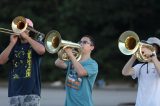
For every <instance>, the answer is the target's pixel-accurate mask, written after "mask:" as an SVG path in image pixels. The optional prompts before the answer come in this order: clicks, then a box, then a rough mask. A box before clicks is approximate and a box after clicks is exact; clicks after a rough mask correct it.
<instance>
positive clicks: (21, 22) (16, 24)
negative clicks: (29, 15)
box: [0, 16, 45, 40]
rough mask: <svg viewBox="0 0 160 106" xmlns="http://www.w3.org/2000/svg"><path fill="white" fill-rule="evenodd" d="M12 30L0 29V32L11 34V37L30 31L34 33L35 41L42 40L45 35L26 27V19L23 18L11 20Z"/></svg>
mask: <svg viewBox="0 0 160 106" xmlns="http://www.w3.org/2000/svg"><path fill="white" fill-rule="evenodd" d="M11 27H12V30H10V29H6V28H0V32H3V33H7V34H11V35H20V33H22V32H24V31H25V30H29V31H32V32H34V33H36V35H37V36H39V37H37V36H36V39H38V40H42V39H43V38H44V36H45V34H43V33H41V32H39V31H37V30H35V29H34V28H32V27H30V26H28V24H27V22H26V18H24V17H23V16H17V17H15V18H14V19H13V21H12V24H11Z"/></svg>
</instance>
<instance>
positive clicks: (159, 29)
mask: <svg viewBox="0 0 160 106" xmlns="http://www.w3.org/2000/svg"><path fill="white" fill-rule="evenodd" d="M16 16H24V17H27V18H30V19H31V20H32V21H33V22H34V28H35V29H36V30H38V31H40V32H42V33H45V34H47V33H48V32H49V31H50V30H53V29H54V30H57V31H59V32H60V33H61V36H62V39H64V40H69V41H73V42H78V41H79V39H80V38H81V37H82V36H83V35H84V34H89V35H92V36H93V37H94V38H95V41H96V50H95V51H94V53H93V54H92V56H93V58H94V59H95V60H97V62H98V64H99V75H98V78H97V79H104V80H105V81H107V80H108V81H118V80H119V81H124V80H126V78H125V79H124V77H123V76H122V75H121V70H122V68H123V66H124V64H125V63H126V61H127V60H128V59H129V57H130V56H126V55H123V54H122V53H121V52H120V51H119V49H118V38H119V36H120V34H121V33H122V32H124V31H126V30H133V31H135V32H136V33H137V34H138V35H139V38H140V39H141V40H142V39H147V38H148V37H150V36H156V37H158V38H159V36H160V21H159V19H160V0H1V2H0V27H4V28H8V29H11V22H12V20H13V19H14V18H15V17H16ZM9 37H10V36H9V35H8V34H4V33H0V48H1V50H3V49H5V48H6V46H7V45H8V43H9ZM56 58H57V54H49V53H46V54H45V55H44V57H43V60H42V65H41V68H42V80H43V81H56V80H62V81H63V80H64V77H65V74H64V72H63V71H61V70H60V69H58V68H56V67H55V66H54V61H55V59H56ZM8 66H9V64H5V65H3V66H2V67H0V71H1V74H0V79H2V80H3V79H7V72H8V71H7V70H8V68H9V67H8Z"/></svg>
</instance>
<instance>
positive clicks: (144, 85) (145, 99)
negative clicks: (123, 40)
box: [122, 37, 160, 106]
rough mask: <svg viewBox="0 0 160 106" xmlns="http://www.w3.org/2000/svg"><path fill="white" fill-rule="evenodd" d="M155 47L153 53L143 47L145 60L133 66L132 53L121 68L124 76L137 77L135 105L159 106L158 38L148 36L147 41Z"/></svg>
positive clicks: (159, 63) (159, 46)
mask: <svg viewBox="0 0 160 106" xmlns="http://www.w3.org/2000/svg"><path fill="white" fill-rule="evenodd" d="M145 42H146V43H148V44H151V45H152V46H153V47H154V48H155V51H156V52H155V53H153V52H152V51H151V50H150V49H148V48H145V47H144V48H143V49H142V51H143V55H144V56H146V57H148V61H147V62H142V63H138V64H136V65H134V66H133V64H134V62H135V60H136V59H137V58H136V56H135V55H134V54H133V55H132V57H131V58H130V59H129V61H128V62H127V63H126V64H125V66H124V68H123V69H122V74H123V75H124V76H132V78H133V79H136V78H138V92H137V99H136V106H160V99H159V98H160V61H159V60H158V53H159V52H160V40H159V39H158V38H156V37H150V38H148V40H147V41H145Z"/></svg>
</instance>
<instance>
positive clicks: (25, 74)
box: [0, 19, 45, 106]
mask: <svg viewBox="0 0 160 106" xmlns="http://www.w3.org/2000/svg"><path fill="white" fill-rule="evenodd" d="M26 22H27V24H28V26H31V27H33V23H32V21H31V20H30V19H26ZM44 53H45V47H44V46H43V43H42V42H41V41H36V40H34V39H32V38H31V37H30V36H29V30H27V29H26V30H25V31H24V32H22V33H20V35H11V37H10V43H9V45H8V46H7V48H6V49H5V50H4V51H3V52H2V53H1V54H0V64H5V63H6V62H7V61H9V62H11V70H10V71H9V84H8V85H9V87H8V96H9V98H10V106H40V92H41V81H40V58H41V56H42V55H43V54H44Z"/></svg>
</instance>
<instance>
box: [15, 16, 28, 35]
mask: <svg viewBox="0 0 160 106" xmlns="http://www.w3.org/2000/svg"><path fill="white" fill-rule="evenodd" d="M27 26H28V25H27V22H26V19H25V18H24V17H23V16H18V17H16V18H14V19H13V21H12V30H13V32H15V33H22V32H24V31H25V30H26V29H27Z"/></svg>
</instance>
